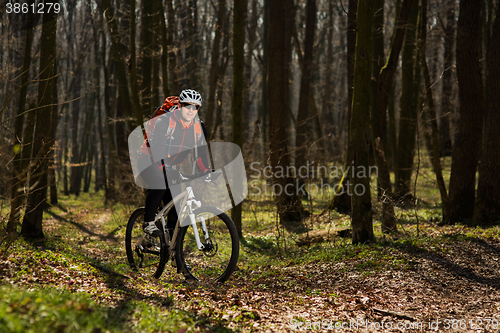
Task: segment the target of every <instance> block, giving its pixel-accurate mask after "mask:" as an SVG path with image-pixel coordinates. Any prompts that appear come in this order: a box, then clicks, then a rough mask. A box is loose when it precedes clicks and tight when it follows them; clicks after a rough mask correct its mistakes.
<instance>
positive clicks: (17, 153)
mask: <svg viewBox="0 0 500 333" xmlns="http://www.w3.org/2000/svg"><path fill="white" fill-rule="evenodd" d="M32 19H33V17H32V15H31V14H29V15H28V20H32ZM28 24H29V22H28ZM32 43H33V26H31V25H29V26H28V27H27V29H26V38H25V42H24V61H23V69H22V76H21V90H20V93H19V104H18V107H17V117H16V120H15V125H14V140H15V146H14V147H17V148H15V149H14V159H13V161H12V180H11V196H10V215H9V222H8V224H7V231H8V232H9V233H12V232H15V231H16V228H17V224H18V223H19V216H20V213H21V212H20V210H21V205H22V198H23V197H24V196H23V194H22V191H21V190H20V189H21V187H22V186H21V185H22V184H23V183H24V182H25V181H26V171H27V170H24V169H22V168H21V156H22V155H21V151H22V150H23V148H22V146H23V145H26V144H28V142H25V141H23V139H22V135H23V125H24V118H25V117H24V114H23V112H24V110H25V106H26V95H27V93H28V80H29V72H30V64H31V45H32ZM0 44H1V43H0ZM24 149H26V148H24Z"/></svg>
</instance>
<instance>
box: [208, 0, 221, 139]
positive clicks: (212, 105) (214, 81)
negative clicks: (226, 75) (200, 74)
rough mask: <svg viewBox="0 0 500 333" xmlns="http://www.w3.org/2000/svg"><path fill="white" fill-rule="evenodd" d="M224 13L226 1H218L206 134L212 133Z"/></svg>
mask: <svg viewBox="0 0 500 333" xmlns="http://www.w3.org/2000/svg"><path fill="white" fill-rule="evenodd" d="M225 13H226V0H219V7H218V11H217V23H216V25H215V37H214V44H213V47H212V57H211V59H212V64H211V66H210V79H209V80H210V85H209V91H208V104H207V112H206V118H205V126H206V128H207V133H212V126H213V124H212V123H213V118H214V110H215V97H216V96H215V92H216V89H217V81H218V79H219V61H220V60H219V48H220V41H221V38H222V28H223V24H224V15H225Z"/></svg>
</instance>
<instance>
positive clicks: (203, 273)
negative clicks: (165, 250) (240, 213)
mask: <svg viewBox="0 0 500 333" xmlns="http://www.w3.org/2000/svg"><path fill="white" fill-rule="evenodd" d="M194 214H195V216H196V220H197V221H200V220H201V219H204V220H205V224H206V226H207V230H208V234H209V239H208V240H206V239H205V236H204V234H203V230H202V223H197V226H198V233H199V236H200V241H201V242H202V244H203V245H204V248H203V249H202V250H199V249H198V247H197V245H196V240H195V236H194V230H193V228H192V227H190V226H187V227H182V228H181V229H180V230H179V235H178V236H177V244H176V251H175V255H176V257H177V258H176V259H177V263H178V264H179V265H181V267H180V271H181V272H182V274H184V277H185V278H186V279H190V280H199V281H202V282H224V281H226V280H227V279H228V278H229V277H230V276H231V274H232V273H233V271H234V269H235V268H236V265H237V263H238V256H239V251H240V244H239V238H238V232H237V230H236V226H235V225H234V222H233V221H232V220H231V218H230V217H229V216H228V215H227V214H226V213H224V212H222V211H221V210H219V209H217V208H215V207H201V208H199V209H197V210H195V211H194ZM187 219H189V217H187Z"/></svg>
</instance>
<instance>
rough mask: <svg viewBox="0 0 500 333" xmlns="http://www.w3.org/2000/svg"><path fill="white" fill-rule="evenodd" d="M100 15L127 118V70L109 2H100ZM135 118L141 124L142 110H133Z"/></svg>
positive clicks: (129, 113) (128, 102) (128, 92)
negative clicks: (109, 37)
mask: <svg viewBox="0 0 500 333" xmlns="http://www.w3.org/2000/svg"><path fill="white" fill-rule="evenodd" d="M102 13H103V15H104V17H105V18H106V21H107V23H108V29H109V34H110V35H111V42H112V45H113V60H114V64H115V70H116V76H117V81H118V87H119V91H120V98H121V99H122V107H123V111H124V113H125V115H127V117H131V116H132V115H133V113H132V107H131V105H132V104H131V99H130V91H129V89H128V78H127V68H126V66H125V58H124V55H123V52H122V49H121V47H120V34H119V31H118V26H117V25H116V20H115V19H114V16H113V10H112V8H111V3H110V0H102ZM135 116H136V121H137V124H142V122H143V121H142V119H143V117H142V110H140V109H138V110H135ZM127 127H128V128H129V129H131V125H130V124H129V121H127Z"/></svg>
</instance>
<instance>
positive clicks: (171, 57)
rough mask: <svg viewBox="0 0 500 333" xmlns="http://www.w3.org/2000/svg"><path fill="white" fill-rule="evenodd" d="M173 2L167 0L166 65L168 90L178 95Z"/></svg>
mask: <svg viewBox="0 0 500 333" xmlns="http://www.w3.org/2000/svg"><path fill="white" fill-rule="evenodd" d="M172 1H173V0H167V13H168V25H167V44H168V64H169V66H170V78H171V84H170V90H171V91H172V92H173V93H174V94H179V93H180V91H179V78H178V75H177V58H176V56H175V44H174V38H175V11H174V8H173V6H172Z"/></svg>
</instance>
